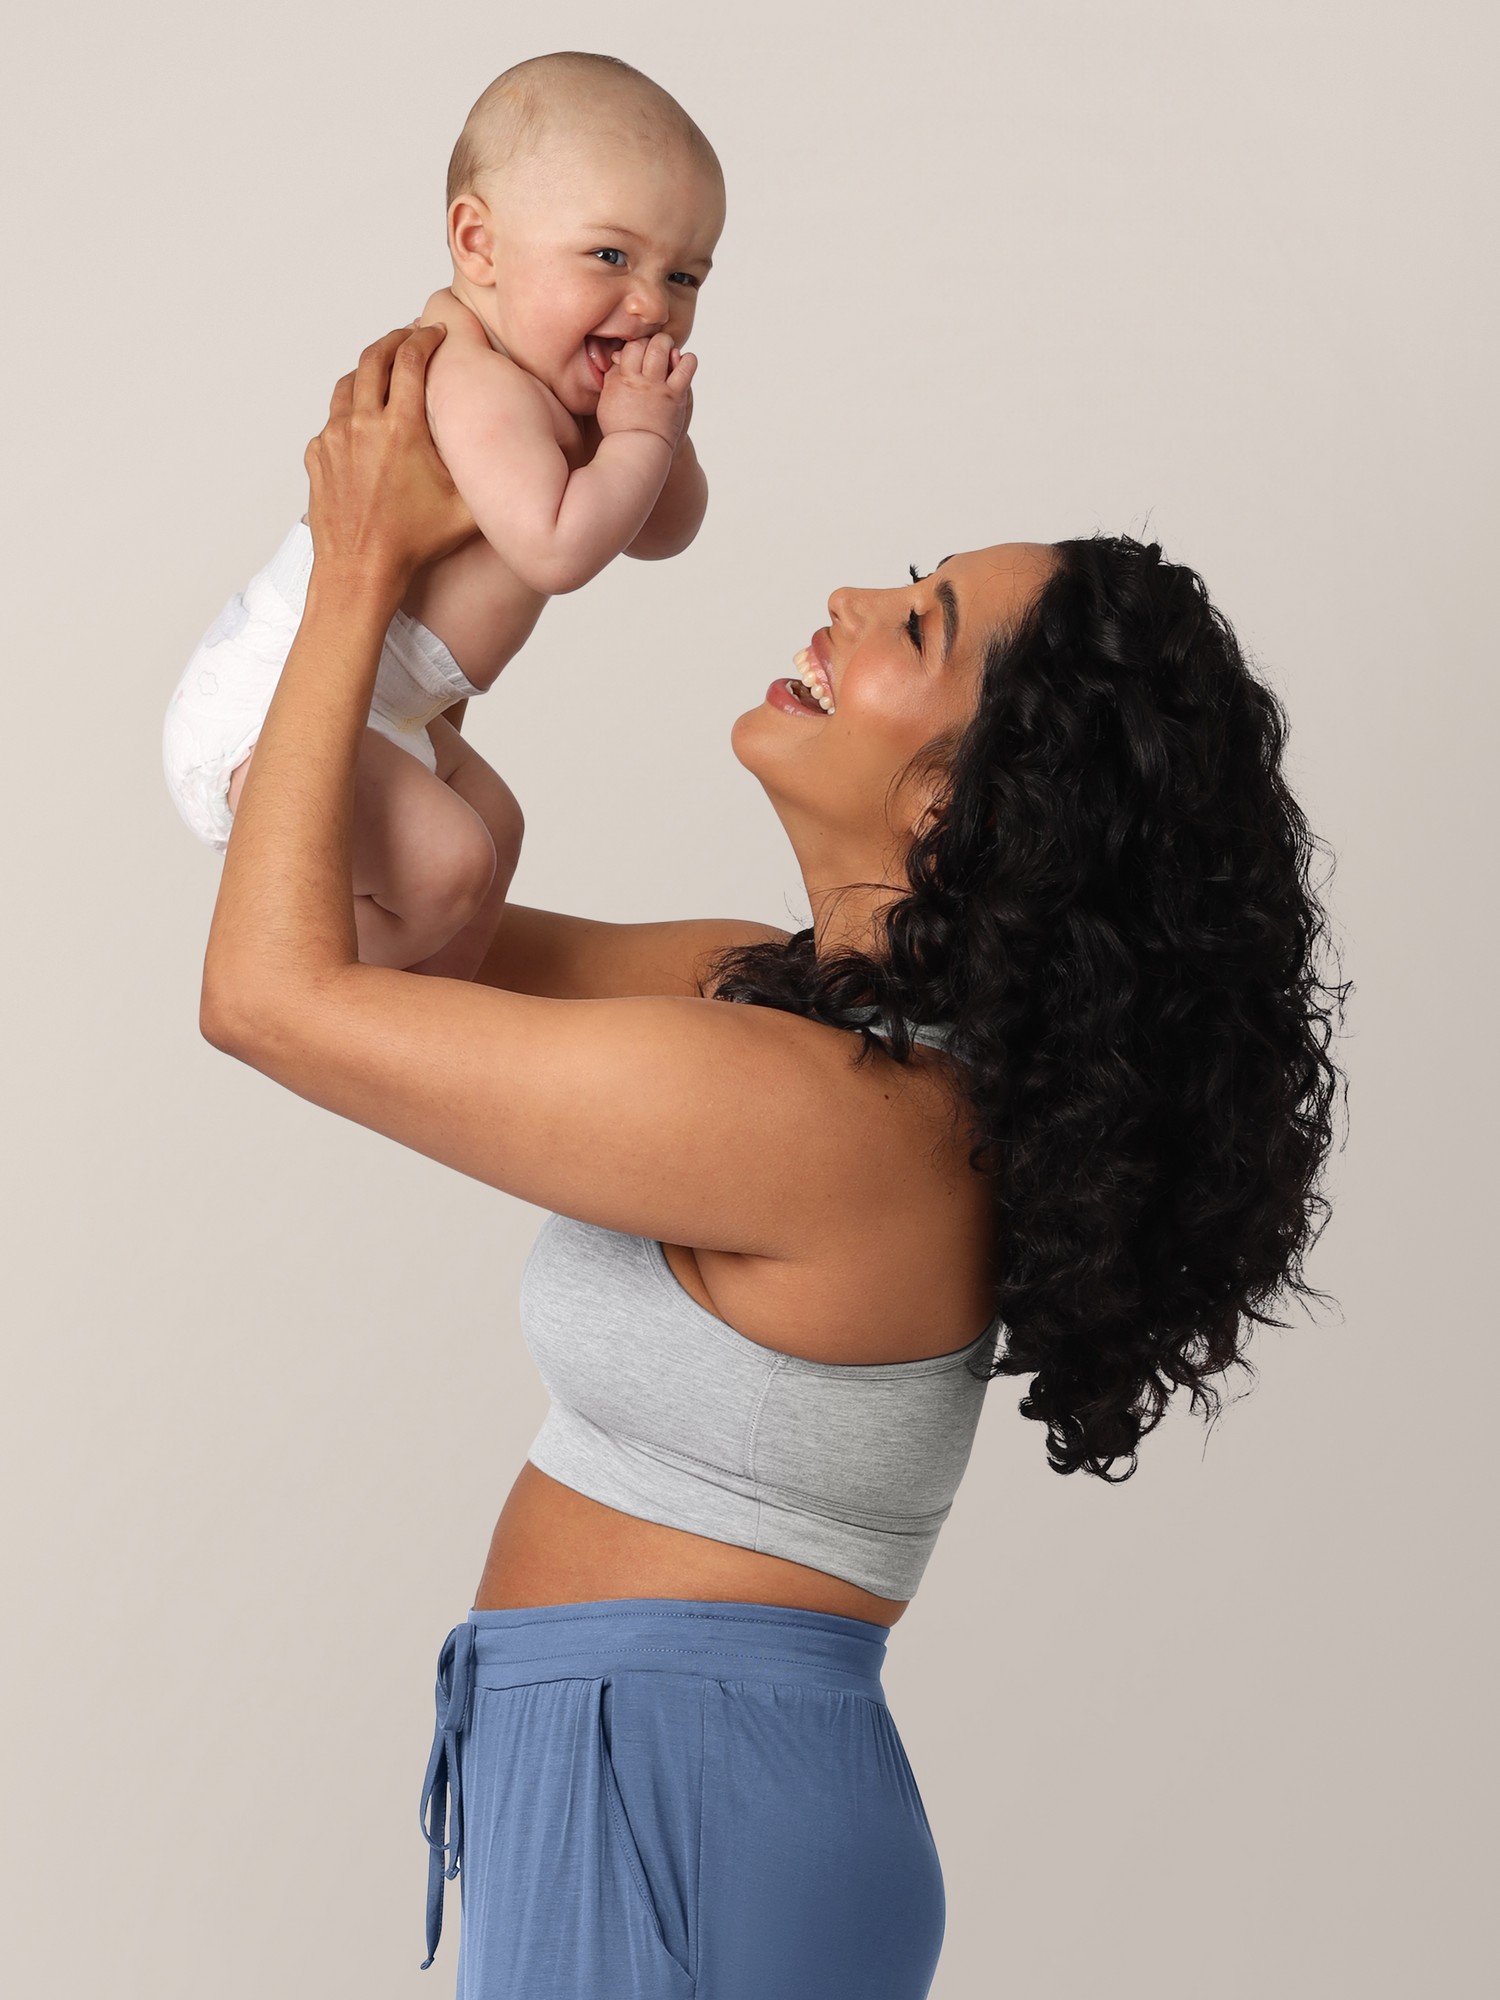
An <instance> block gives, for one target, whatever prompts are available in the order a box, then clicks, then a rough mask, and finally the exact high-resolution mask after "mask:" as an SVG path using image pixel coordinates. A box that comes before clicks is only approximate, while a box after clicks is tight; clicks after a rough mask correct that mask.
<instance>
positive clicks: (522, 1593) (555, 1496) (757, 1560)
mask: <svg viewBox="0 0 1500 2000" xmlns="http://www.w3.org/2000/svg"><path fill="white" fill-rule="evenodd" d="M618 1597H684V1598H693V1597H698V1598H711V1599H713V1600H714V1601H715V1602H716V1603H721V1604H724V1603H727V1604H785V1605H790V1606H792V1607H793V1608H795V1609H797V1610H801V1611H831V1612H834V1613H836V1614H837V1615H838V1616H839V1617H841V1618H864V1619H867V1620H868V1621H869V1622H870V1623H871V1624H874V1625H894V1624H895V1622H896V1620H897V1619H898V1618H899V1617H900V1616H901V1614H902V1612H903V1611H904V1610H905V1609H906V1605H905V1604H904V1603H902V1602H900V1601H898V1600H896V1599H893V1598H889V1597H876V1596H875V1595H874V1594H873V1593H872V1592H870V1591H868V1590H860V1589H859V1588H858V1587H857V1586H856V1585H855V1584H852V1583H844V1582H843V1581H842V1580H841V1579H840V1578H838V1577H836V1576H825V1575H824V1573H823V1571H822V1570H818V1569H807V1568H805V1567H804V1566H803V1565H802V1564H801V1563H794V1562H784V1561H783V1560H782V1559H781V1557H780V1556H765V1555H758V1554H757V1553H756V1552H755V1550H754V1549H741V1548H735V1547H734V1546H733V1545H732V1544H730V1543H729V1542H714V1541H710V1540H709V1539H708V1537H707V1536H705V1535H689V1534H685V1533H684V1532H683V1531H682V1529H680V1528H663V1527H661V1526H660V1525H659V1524H658V1523H657V1522H655V1521H638V1520H637V1519H636V1518H635V1516H634V1515H632V1514H621V1513H619V1512H617V1510H616V1509H615V1508H613V1507H605V1506H603V1505H601V1504H600V1502H599V1501H597V1500H590V1499H589V1498H588V1496H587V1495H586V1494H583V1493H575V1492H574V1490H573V1488H572V1487H571V1486H563V1485H561V1484H560V1483H559V1482H558V1481H557V1480H555V1479H551V1478H549V1477H548V1476H547V1474H546V1473H545V1472H542V1471H540V1470H538V1468H537V1467H536V1466H534V1465H532V1464H531V1463H530V1462H529V1461H528V1462H527V1463H526V1464H525V1465H523V1466H522V1467H521V1474H520V1477H519V1478H518V1479H517V1481H516V1483H515V1485H514V1486H513V1487H512V1488H511V1489H510V1497H509V1499H508V1500H507V1501H506V1503H505V1506H504V1509H503V1511H502V1512H501V1515H500V1519H499V1520H498V1521H497V1522H496V1523H495V1532H494V1534H493V1536H492V1537H491V1539H490V1553H489V1557H488V1559H487V1561H486V1562H485V1565H484V1575H483V1576H482V1577H481V1578H480V1580H479V1589H478V1590H477V1591H476V1593H475V1596H474V1605H475V1608H476V1610H479V1611H519V1610H522V1609H524V1608H525V1607H527V1606H530V1605H537V1604H592V1603H595V1602H597V1601H599V1600H601V1599H604V1598H618Z"/></svg>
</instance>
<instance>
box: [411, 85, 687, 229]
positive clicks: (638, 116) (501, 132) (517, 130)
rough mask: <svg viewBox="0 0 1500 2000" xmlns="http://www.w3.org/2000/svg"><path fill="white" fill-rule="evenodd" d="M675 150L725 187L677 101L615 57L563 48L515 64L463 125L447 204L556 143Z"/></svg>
mask: <svg viewBox="0 0 1500 2000" xmlns="http://www.w3.org/2000/svg"><path fill="white" fill-rule="evenodd" d="M573 136H577V137H579V138H588V139H590V140H593V141H595V142H597V141H600V140H611V139H613V140H615V141H617V142H620V143H623V144H626V145H634V146H639V147H643V148H653V149H654V148H657V147H660V146H662V145H672V144H675V145H678V146H680V147H682V149H683V150H684V151H685V152H686V153H688V154H689V155H690V156H692V157H693V159H694V160H695V161H696V163H697V164H698V165H699V166H700V167H701V168H702V169H703V170H704V171H705V172H706V173H707V174H708V175H709V176H710V177H711V178H712V179H713V180H716V181H718V182H719V184H720V185H721V186H722V184H723V178H724V177H723V173H722V171H721V169H720V166H719V161H718V156H717V154H716V153H715V152H714V149H713V147H712V146H710V145H709V143H708V141H707V139H706V138H705V137H704V136H703V134H702V133H701V132H700V131H699V129H698V127H697V126H696V125H695V124H694V123H693V121H692V119H691V118H689V117H688V115H687V113H686V112H685V111H684V110H683V108H682V106H681V105H680V104H679V103H678V102H677V100H676V98H675V97H669V96H668V95H667V93H666V91H664V90H663V89H662V87H661V85H660V84H656V83H653V82H652V81H651V79H650V77H649V76H642V74H641V72H640V71H639V70H638V69H632V68H631V67H630V65H629V63H624V62H621V61H619V60H618V58H617V57H615V56H594V55H585V54H583V53H582V52H580V51H577V50H565V51H561V52H559V53H558V54H556V55H550V56H533V57H532V59H531V60H530V61H529V62H523V63H517V64H516V66H515V68H514V69H508V70H507V71H506V72H505V74H504V75H503V76H497V77H496V78H495V81H494V82H493V83H492V84H491V85H490V87H489V89H488V90H487V91H485V93H484V95H483V96H482V97H481V98H480V99H479V101H478V103H477V104H476V105H475V106H474V109H473V110H472V111H471V112H470V113H469V115H468V117H467V119H466V120H465V121H464V129H463V131H462V132H460V133H459V135H458V144H457V145H456V146H455V147H454V148H453V158H452V159H451V160H450V161H449V163H448V206H449V208H450V209H451V208H452V206H453V203H454V202H455V201H456V200H457V199H458V198H459V196H460V195H465V194H469V193H471V192H474V191H477V190H480V189H481V188H482V187H484V186H487V185H490V184H492V183H493V182H494V181H495V180H497V179H498V178H500V177H501V176H503V175H504V174H505V173H506V171H507V170H508V169H510V168H513V167H515V166H516V165H518V164H519V163H521V162H523V161H524V160H526V159H527V158H529V157H530V155H531V154H533V153H534V152H536V151H537V150H538V149H539V147H540V146H541V145H542V144H543V143H545V142H546V141H548V140H551V139H564V140H565V139H567V138H569V137H573Z"/></svg>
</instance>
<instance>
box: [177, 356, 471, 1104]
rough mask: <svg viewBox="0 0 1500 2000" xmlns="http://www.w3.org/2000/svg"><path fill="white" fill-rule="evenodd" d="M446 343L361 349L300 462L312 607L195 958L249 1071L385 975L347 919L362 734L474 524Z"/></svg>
mask: <svg viewBox="0 0 1500 2000" xmlns="http://www.w3.org/2000/svg"><path fill="white" fill-rule="evenodd" d="M442 339H443V329H442V328H441V327H424V328H422V329H420V330H419V331H414V330H413V329H412V328H410V327H399V328H397V329H396V330H395V331H394V332H392V333H388V334H387V335H386V336H385V338H384V339H383V340H377V341H376V342H375V343H374V344H373V346H371V347H367V348H366V349H365V351H364V353H363V354H362V355H361V356H360V358H359V367H358V368H357V369H356V370H355V372H354V373H353V374H352V375H347V376H345V377H344V379H343V380H342V381H341V382H340V383H339V384H338V385H337V387H336V388H335V390H334V392H333V400H332V402H331V404H330V406H329V411H328V422H327V423H326V424H325V425H324V427H323V429H322V431H321V432H320V433H319V435H318V436H317V437H315V438H314V439H313V441H312V443H311V444H310V445H309V446H308V448H307V452H306V454H305V458H304V463H305V464H306V466H307V472H308V482H309V489H310V497H309V502H308V506H309V516H308V518H309V520H310V522H311V525H312V534H313V547H314V550H315V552H316V559H315V561H314V563H313V571H312V577H311V579H310V581H309V584H308V592H307V605H306V608H305V610H304V612H303V615H302V623H301V626H300V627H299V629H298V632H297V637H296V639H295V641H294V642H293V645H292V649H291V651H290V653H289V654H288V655H287V661H286V665H285V666H284V667H283V669H282V672H281V679H280V681H279V682H278V684H277V688H276V693H275V696H274V698H273V700H272V702H271V706H270V708H269V710H268V711H267V714H266V719H265V722H264V723H263V724H262V726H261V733H260V739H259V741H258V742H257V744H256V746H255V758H254V761H253V762H252V764H251V766H250V771H249V775H248V777H247V778H246V782H245V789H244V791H243V792H242V793H241V795H240V801H239V804H238V806H237V807H236V809H235V817H234V832H233V834H232V836H231V838H230V842H229V851H228V853H227V854H226V856H225V859H224V875H223V880H222V881H221V882H220V884H219V900H218V903H217V904H216V905H215V908H214V920H213V927H212V929H211V931H210V933H209V942H208V951H207V954H206V956H205V958H204V965H203V998H202V1008H201V1014H200V1021H201V1024H202V1028H203V1032H204V1034H205V1035H206V1036H207V1037H208V1039H209V1040H210V1041H211V1042H214V1043H216V1044H217V1045H218V1046H219V1047H220V1048H224V1049H228V1050H229V1051H230V1052H231V1053H232V1054H235V1055H238V1056H241V1057H242V1058H244V1060H246V1061H249V1062H253V1063H255V1064H256V1065H257V1066H258V1067H260V1068H267V1067H274V1066H275V1064H274V1062H268V1061H267V1060H266V1058H267V1056H268V1055H269V1056H271V1057H275V1056H277V1053H278V1051H279V1052H280V1053H282V1054H285V1053H286V1052H287V1051H288V1050H294V1049H295V1048H296V1047H297V1046H298V1045H299V1041H305V1040H306V1039H307V1037H306V1034H305V1030H306V1028H307V1025H308V1018H309V1012H310V1009H309V1003H310V1002H311V1001H312V1000H314V999H315V998H316V996H317V995H318V994H319V993H320V992H323V991H326V989H327V987H328V985H329V983H330V982H336V981H339V980H342V979H345V978H346V977H348V976H351V975H353V976H358V975H360V974H369V975H370V976H371V977H376V976H379V975H377V974H375V973H374V972H373V970H372V968H370V967H360V966H359V953H358V942H357V939H356V936H355V930H354V883H353V866H352V828H353V820H354V774H355V769H356V767H357V765H358V761H359V748H360V742H361V738H362V736H363V733H364V727H365V719H366V717H367V716H368V714H369V711H370V697H371V695H372V693H373V692H374V687H375V673H376V669H377V668H378V666H379V664H380V649H381V645H382V643H383V641H384V638H385V633H386V628H387V626H388V625H389V624H390V621H391V618H392V617H393V615H394V614H395V612H396V609H397V607H398V606H399V605H400V603H401V600H402V598H403V597H404V596H405V594H406V591H407V588H408V586H409V585H410V583H411V579H412V577H413V576H414V575H415V573H416V571H417V570H418V569H420V568H421V567H422V566H423V564H424V563H427V562H431V561H433V560H435V559H436V558H437V557H438V556H441V555H446V554H448V553H450V552H451V551H452V550H453V549H455V548H458V547H459V546H461V544H462V543H463V542H464V541H466V540H467V539H468V537H469V536H470V535H472V534H473V532H474V517H473V515H472V514H471V513H470V512H469V510H468V508H467V507H466V506H465V505H464V503H463V500H462V498H461V497H460V495H459V493H458V490H457V488H456V487H455V486H454V484H453V481H452V479H451V478H450V477H449V475H448V471H447V468H446V467H445V466H444V465H443V462H442V460H441V459H440V458H439V457H438V455H437V452H436V450H435V449H434V447H433V443H432V438H431V436H430V434H429V432H428V429H427V418H426V414H425V409H426V401H425V399H426V374H427V363H428V361H429V360H430V359H431V357H432V355H433V354H434V353H435V352H436V350H437V347H438V346H439V344H440V342H441V341H442ZM311 1011H312V1012H316V1009H312V1010H311ZM294 1087H295V1086H294Z"/></svg>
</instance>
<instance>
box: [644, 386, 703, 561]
mask: <svg viewBox="0 0 1500 2000" xmlns="http://www.w3.org/2000/svg"><path fill="white" fill-rule="evenodd" d="M688 400H689V403H691V401H692V397H691V393H690V394H689V397H688ZM707 510H708V480H707V479H706V478H705V476H704V472H703V467H702V466H701V465H700V464H699V463H698V454H697V453H696V452H695V451H694V450H693V441H692V439H691V438H690V437H689V436H688V435H687V433H686V432H684V433H683V438H682V442H681V444H680V445H678V447H677V450H676V451H675V452H674V454H673V456H672V469H671V471H670V472H669V473H668V474H667V479H666V484H665V485H664V486H663V487H662V489H661V492H660V494H659V495H658V496H657V501H656V505H655V506H654V507H653V508H652V509H651V513H650V517H649V518H648V520H647V522H646V525H645V527H644V528H642V530H641V532H640V533H639V534H638V535H637V536H636V538H635V540H634V541H633V542H632V543H631V544H630V547H629V548H628V549H627V550H626V551H625V553H626V555H628V556H639V557H640V558H641V560H642V561H644V562H660V561H661V560H662V558H663V557H665V556H677V555H681V554H682V551H683V550H684V549H685V548H686V547H687V545H688V543H689V542H691V541H692V539H693V537H694V536H695V535H696V534H697V532H698V530H699V529H700V528H701V527H702V526H703V516H704V514H705V513H706V512H707Z"/></svg>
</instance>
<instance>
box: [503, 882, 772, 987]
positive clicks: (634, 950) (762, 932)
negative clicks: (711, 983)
mask: <svg viewBox="0 0 1500 2000" xmlns="http://www.w3.org/2000/svg"><path fill="white" fill-rule="evenodd" d="M785 935H786V933H785V932H784V931H778V930H775V929H774V928H773V927H772V926H771V925H770V924H754V923H747V922H737V921H736V920H734V919H733V918H727V917H703V918H696V919H692V920H690V921H687V922H682V923H661V924H607V923H599V922H596V921H595V920H594V919H593V918H591V917H569V916H562V915H559V914H558V913H557V912H555V911H552V910H530V909H526V908H525V907H523V906H522V905H519V904H514V903H511V904H507V905H506V909H505V915H504V918H503V919H502V921H501V924H500V928H499V930H498V932H497V933H496V935H495V941H494V943H493V944H492V945H491V947H490V950H489V955H488V957H487V958H486V959H485V962H484V964H483V965H482V966H481V967H480V969H479V972H478V974H477V975H476V977H477V980H478V982H479V983H480V984H481V985H485V986H498V987H500V988H502V989H503V990H504V991H506V992H509V993H532V994H537V995H539V996H541V997H543V998H546V999H552V1000H619V999H625V998H628V997H631V996H635V995H644V994H662V995H670V996H674V997H677V998H689V997H691V996H693V995H695V994H697V993H698V992H699V991H700V989H701V983H702V981H703V979H704V978H705V977H706V975H707V974H708V972H709V970H710V968H711V966H712V964H713V961H714V959H715V958H716V957H717V956H718V954H719V953H720V952H722V951H727V950H729V949H730V948H731V947H732V946H735V945H742V944H763V943H766V942H768V941H769V940H771V939H773V938H781V937H784V936H785Z"/></svg>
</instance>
